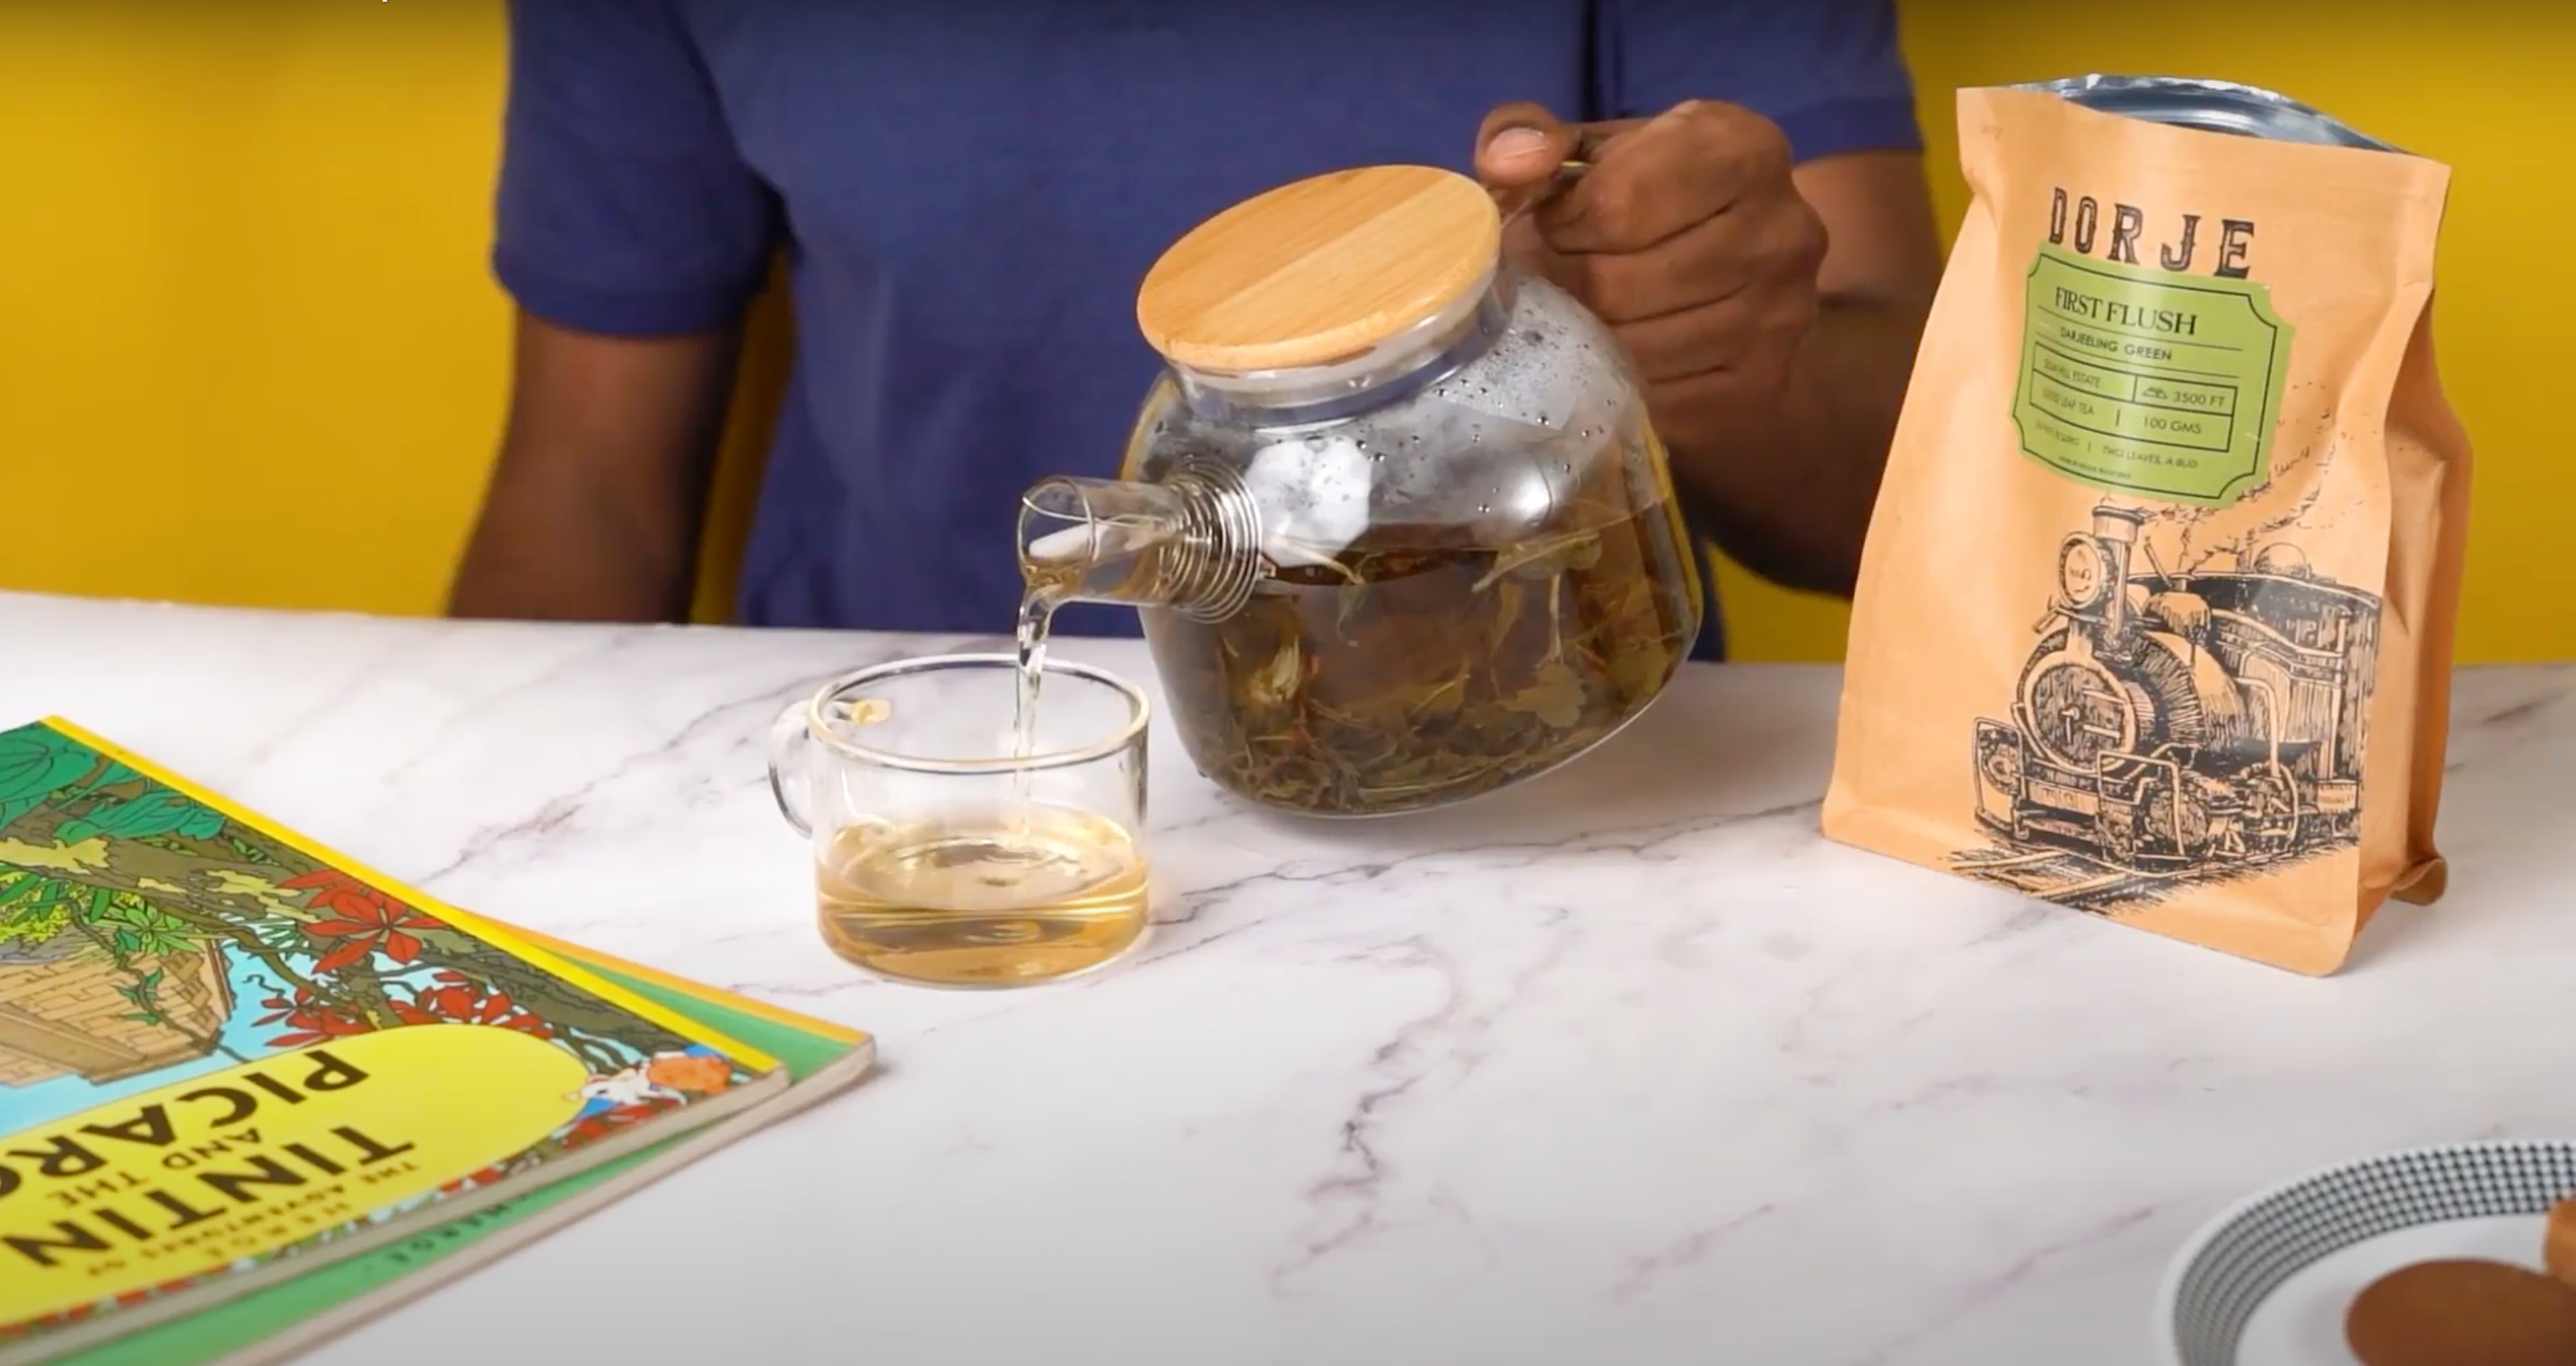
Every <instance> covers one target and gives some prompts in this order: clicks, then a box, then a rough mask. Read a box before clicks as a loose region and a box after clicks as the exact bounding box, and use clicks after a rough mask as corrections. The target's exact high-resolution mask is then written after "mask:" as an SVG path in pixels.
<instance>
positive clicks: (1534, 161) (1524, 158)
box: [1476, 100, 1580, 189]
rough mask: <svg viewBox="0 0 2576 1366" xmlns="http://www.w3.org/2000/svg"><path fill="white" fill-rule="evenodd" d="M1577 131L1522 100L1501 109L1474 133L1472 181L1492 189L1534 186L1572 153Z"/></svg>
mask: <svg viewBox="0 0 2576 1366" xmlns="http://www.w3.org/2000/svg"><path fill="white" fill-rule="evenodd" d="M1579 140H1580V131H1579V129H1578V128H1577V127H1576V126H1575V125H1573V124H1569V123H1564V122H1561V121H1560V120H1558V118H1557V117H1556V116H1555V115H1554V114H1551V113H1549V112H1547V109H1546V108H1545V107H1544V106H1542V105H1537V104H1532V103H1530V102H1528V101H1526V100H1523V101H1518V102H1516V103H1512V104H1506V105H1503V106H1501V107H1499V108H1497V109H1495V110H1494V112H1492V113H1490V114H1487V115H1486V116H1485V122H1484V124H1483V126H1481V127H1479V128H1478V129H1477V130H1476V178H1477V179H1478V180H1481V181H1483V182H1484V183H1485V184H1486V185H1487V186H1490V187H1492V188H1494V189H1517V188H1519V187H1521V186H1524V185H1535V184H1537V183H1538V182H1540V181H1542V180H1545V179H1546V178H1547V177H1549V176H1551V175H1553V174H1555V173H1556V167H1557V163H1559V162H1561V161H1563V160H1565V158H1566V157H1567V156H1568V155H1569V154H1570V153H1572V152H1573V150H1574V148H1575V146H1576V144H1577V142H1578V141H1579Z"/></svg>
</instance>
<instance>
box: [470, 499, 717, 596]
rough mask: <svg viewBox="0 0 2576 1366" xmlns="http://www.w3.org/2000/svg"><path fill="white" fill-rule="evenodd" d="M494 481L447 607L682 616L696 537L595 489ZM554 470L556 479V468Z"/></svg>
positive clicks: (690, 584)
mask: <svg viewBox="0 0 2576 1366" xmlns="http://www.w3.org/2000/svg"><path fill="white" fill-rule="evenodd" d="M516 473H517V472H514V471H509V470H506V469H505V470H504V471H503V473H502V474H501V476H500V477H499V478H496V479H495V480H494V481H493V488H492V493H491V497H490V500H489V501H488V502H487V504H486V505H485V508H484V512H483V516H482V518H481V519H480V520H479V521H478V522H477V523H476V524H475V528H474V533H473V536H472V538H471V539H470V540H469V541H468V542H467V544H466V548H465V555H464V559H463V561H462V563H461V564H460V565H459V566H458V568H457V574H456V582H455V585H454V588H453V590H452V591H451V593H450V594H449V598H448V612H449V614H450V615H452V616H458V617H503V618H522V619H531V620H541V621H630V622H647V621H650V622H676V621H684V620H686V619H687V617H688V613H689V602H690V597H691V593H692V590H693V589H694V587H695V584H696V567H697V566H696V548H697V538H696V536H695V535H694V534H692V533H691V530H690V529H689V528H688V527H686V526H682V525H675V524H672V523H671V522H670V520H669V519H668V518H655V517H651V516H638V515H636V510H635V509H631V508H630V509H621V508H620V507H618V506H617V500H616V499H614V498H613V497H602V496H600V495H599V491H597V490H590V491H587V493H585V491H583V490H579V489H564V490H547V489H542V488H532V487H528V486H527V485H528V484H530V483H532V482H537V481H539V480H541V479H542V478H543V476H541V475H537V474H535V473H534V472H529V473H528V474H525V475H520V476H519V477H513V476H514V474H516ZM557 477H560V475H558V476H557Z"/></svg>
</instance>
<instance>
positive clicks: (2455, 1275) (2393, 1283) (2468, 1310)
mask: <svg viewBox="0 0 2576 1366" xmlns="http://www.w3.org/2000/svg"><path fill="white" fill-rule="evenodd" d="M2344 1340H2345V1341H2346V1342H2348V1343H2350V1344H2351V1346H2352V1351H2353V1355H2355V1356H2357V1357H2360V1358H2361V1360H2362V1363H2363V1366H2576V1288H2570V1287H2568V1286H2565V1285H2561V1284H2559V1283H2558V1282H2557V1281H2555V1280H2552V1279H2550V1278H2549V1277H2547V1276H2544V1275H2541V1274H2540V1273H2539V1272H2537V1271H2532V1270H2529V1269H2526V1268H2524V1267H2519V1266H2514V1265H2512V1264H2510V1263H2507V1262H2495V1261H2486V1260H2483V1259H2479V1258H2469V1257H2461V1258H2448V1259H2444V1260H2441V1261H2431V1262H2417V1263H2415V1264H2414V1265H2412V1266H2402V1267H2399V1268H2398V1269H2397V1270H2395V1271H2391V1272H2389V1273H2388V1274H2387V1275H2385V1276H2382V1277H2380V1278H2379V1279H2378V1280H2375V1281H2373V1282H2371V1283H2370V1284H2369V1286H2367V1287H2366V1288H2364V1289H2363V1290H2362V1292H2361V1293H2360V1294H2359V1295H2356V1296H2354V1297H2353V1301H2352V1307H2351V1309H2349V1310H2347V1311H2346V1312H2345V1314H2344Z"/></svg>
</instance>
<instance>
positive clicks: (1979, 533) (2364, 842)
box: [1823, 76, 2470, 975]
mask: <svg viewBox="0 0 2576 1366" xmlns="http://www.w3.org/2000/svg"><path fill="white" fill-rule="evenodd" d="M1958 107H1959V142H1960V158H1961V161H1962V163H1963V165H1964V167H1965V170H1966V173H1967V180H1968V185H1969V188H1970V190H1971V191H1972V195H1973V198H1972V202H1971V204H1970V206H1969V208H1968V212H1967V216H1966V218H1965V220H1964V222H1963V223H1962V225H1961V228H1960V232H1959V235H1958V240H1957V243H1956V245H1955V246H1954V247H1953V248H1952V250H1951V253H1950V258H1949V263H1948V267H1947V269H1946V271H1945V273H1944V274H1943V276H1942V280H1941V287H1940V292H1939V295H1938V296H1937V298H1936V300H1935V302H1934V304H1933V307H1932V312H1931V318H1930V321H1929V324H1928V326H1927V328H1926V331H1925V334H1924V338H1923V344H1922V347H1921V350H1920V353H1919V356H1918V359H1917V361H1916V364H1915V370H1914V375H1913V381H1912V385H1911V387H1910V388H1909V390H1908V391H1907V395H1906V401H1905V407H1904V411H1903V414H1902V416H1901V418H1900V420H1899V422H1898V424H1897V429H1896V435H1895V442H1894V446H1893V448H1892V449H1891V451H1890V453H1889V458H1888V465H1887V472H1886V478H1885V482H1884V485H1883V487H1882V488H1881V490H1880V493H1879V497H1878V504H1877V510H1876V513H1875V516H1874V520H1873V522H1872V524H1871V527H1870V533H1869V540H1868V544H1867V547H1866V549H1865V550H1864V552H1863V556H1862V561H1861V571H1860V581H1859V585H1858V589H1857V593H1856V598H1855V601H1854V605H1853V615H1852V624H1851V635H1850V642H1849V648H1848V652H1847V664H1846V669H1845V673H1844V678H1843V693H1842V706H1841V713H1840V721H1839V729H1838V734H1837V736H1836V745H1835V754H1834V769H1833V779H1832V783H1831V786H1830V788H1829V790H1828V791H1827V794H1826V797H1825V803H1824V813H1823V825H1824V831H1825V833H1826V835H1827V836H1829V837H1830V838H1832V839H1835V840H1837V841H1840V842H1843V843H1846V844H1850V845H1855V846H1858V847H1861V848H1865V849H1870V850H1875V851H1877V852H1880V853H1884V854H1888V855H1891V856H1894V857H1897V858H1901V859H1905V860H1907V861H1909V862H1912V863H1916V864H1920V865H1924V866H1928V867H1932V868H1938V869H1944V870H1948V871H1951V872H1954V873H1958V874H1961V875H1964V876H1967V877H1972V878H1977V879H1981V880H1983V881H1986V882H1989V883H1992V884H1995V885H1999V886H2003V887H2009V888H2013V889H2015V890H2017V891H2021V892H2024V893H2027V894H2030V895H2034V896H2038V897H2041V898H2044V899H2047V900H2051V901H2054V902H2057V903H2059V904H2062V905H2066V906H2069V907H2074V908H2078V909H2082V910H2086V911H2090V912H2093V913H2096V914H2100V915H2104V916H2107V917H2110V918H2112V919H2115V920H2118V921H2121V922H2124V923H2126V924H2130V925H2134V926H2136V927H2138V928H2141V929H2145V930H2149V931H2152V932H2154V933H2157V934H2162V935H2167V936H2171V937H2173V938H2176V939H2181V940H2187V941H2189V942H2192V943H2195V944H2200V945H2204V946H2207V947H2210V948H2214V949H2218V950H2222V951H2224V952H2228V953H2232V954H2237V955H2241V956H2243V957H2246V958H2251V959H2255V960H2258V961H2261V962H2265V963H2269V964H2272V965H2275V966H2278V967H2282V968H2286V969H2289V970H2292V971H2296V972H2301V973H2307V974H2312V975H2324V974H2328V973H2331V972H2333V971H2335V970H2336V969H2337V968H2339V967H2341V966H2342V965H2343V963H2344V961H2345V958H2346V955H2347V954H2348V953H2349V951H2350V949H2351V945H2352V941H2353V937H2354V935H2355V934H2357V933H2358V932H2359V931H2360V929H2361V927H2362V925H2363V924H2364V923H2366V922H2367V921H2368V920H2369V919H2370V917H2371V915H2372V913H2373V912H2374V911H2375V910H2376V909H2377V908H2378V907H2379V906H2380V905H2381V904H2382V903H2383V902H2384V901H2385V900H2386V899H2387V898H2388V897H2390V896H2392V895H2394V896H2397V897H2399V898H2401V899H2405V900H2409V901H2416V902H2430V901H2432V900H2433V899H2434V898H2436V897H2438V896H2439V895H2440V894H2441V891H2442V887H2443V883H2444V879H2445V869H2444V864H2443V860H2442V857H2441V855H2440V854H2439V852H2438V851H2437V850H2436V849H2435V847H2434V840H2433V820H2434V812H2435V806H2436V804H2437V802H2438V800H2439V798H2440V796H2441V787H2442V762H2443V746H2444V741H2445V738H2446V736H2445V733H2446V730H2447V727H2448V724H2449V710H2450V668H2451V651H2452V634H2453V619H2454V616H2455V614H2456V612H2457V610H2458V599H2459V579H2460V563H2461V555H2462V551H2463V547H2464V540H2465V537H2466V533H2467V530H2468V492H2469V466H2470V455H2469V445H2468V439H2467V436H2466V434H2465V433H2464V432H2463V430H2462V429H2461V426H2460V423H2459V422H2458V420H2457V419H2456V418H2455V416H2454V415H2453V413H2452V411H2451V408H2450V405H2449V404H2448V402H2447V401H2446V400H2445V398H2444V396H2443V392H2442V385H2441V380H2440V378H2439V376H2438V374H2437V372H2436V369H2435V366H2434V360H2433V332H2432V313H2431V301H2432V294H2433V260H2434V246H2435V240H2436V238H2437V236H2438V235H2439V231H2440V227H2441V219H2442V211H2443V204H2444V198H2445V195H2446V193H2447V191H2448V188H2449V180H2450V172H2449V169H2448V168H2447V167H2444V166H2442V165H2440V164H2438V163H2436V162H2432V161H2428V160H2425V159H2423V158H2421V157H2417V156H2413V155H2409V154H2407V153H2404V152H2401V151H2399V150H2397V149H2395V148H2392V147H2389V146H2387V145H2385V144H2382V143H2379V142H2376V141H2374V140H2372V139H2369V138H2366V137H2364V136H2362V135H2360V134H2358V133H2356V132H2354V131H2352V130H2351V129H2349V128H2346V127H2344V126H2343V125H2342V124H2340V123H2337V122H2336V121H2334V120H2332V119H2330V118H2328V117H2326V116H2325V115H2323V114H2320V113H2318V112H2316V111H2315V110H2312V109H2309V108H2307V107H2305V106H2303V105H2299V104H2297V103H2295V102H2292V101H2289V100H2286V99H2284V98H2282V97H2280V96H2278V95H2274V94H2271V93H2270V92H2266V91H2260V90H2255V89H2252V88H2250V87H2245V86H2238V85H2230V84H2225V83H2220V82H2209V81H2191V80H2179V79H2170V78H2157V77H2147V78H2120V77H2099V76H2093V77H2080V78H2076V79H2073V80H2068V81H2060V82H2050V83H2046V84H2043V85H2036V86H2020V87H1997V88H1982V89H1969V90H1964V91H1962V92H1961V93H1960V95H1959V100H1958Z"/></svg>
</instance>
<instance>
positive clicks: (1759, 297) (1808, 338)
mask: <svg viewBox="0 0 2576 1366" xmlns="http://www.w3.org/2000/svg"><path fill="white" fill-rule="evenodd" d="M1476 146H1477V152H1476V169H1477V172H1478V174H1479V176H1480V177H1481V178H1482V179H1483V180H1484V182H1485V183H1486V184H1487V185H1488V186H1490V187H1492V188H1493V189H1495V190H1497V191H1501V192H1506V194H1505V200H1506V203H1509V202H1512V201H1514V200H1517V199H1520V198H1521V197H1523V196H1526V195H1529V194H1532V193H1535V194H1536V195H1537V196H1538V197H1537V199H1536V201H1535V204H1534V207H1532V208H1530V209H1529V210H1528V211H1527V212H1526V213H1524V214H1522V215H1520V216H1519V217H1518V218H1516V219H1515V220H1514V221H1513V222H1512V223H1511V224H1510V225H1509V226H1508V227H1507V229H1506V230H1505V234H1504V251H1505V253H1506V255H1508V256H1509V257H1511V259H1513V260H1514V261H1515V262H1517V263H1519V264H1521V265H1522V266H1524V267H1526V268H1527V269H1529V270H1531V271H1532V272H1534V273H1536V274H1538V275H1540V276H1543V277H1544V278H1546V279H1548V280H1550V281H1553V282H1555V283H1556V284H1558V285H1560V286H1563V287H1564V288H1566V289H1567V290H1569V291H1571V292H1572V293H1573V294H1574V295H1575V296H1576V297H1577V298H1579V299H1581V300H1582V301H1583V303H1584V304H1585V305H1586V306H1588V307H1589V308H1591V309H1592V310H1593V312H1595V313H1597V314H1599V315H1600V317H1601V318H1602V320H1603V321H1604V322H1606V323H1608V324H1609V325H1610V326H1611V328H1612V329H1613V330H1614V331H1615V332H1616V333H1617V335H1618V338H1619V340H1620V343H1621V345H1622V347H1623V349H1625V350H1626V352H1627V353H1628V356H1629V358H1630V359H1631V361H1633V362H1634V364H1635V365H1636V368H1637V370H1638V373H1639V376H1640V378H1641V379H1643V380H1644V382H1645V384H1646V397H1647V405H1648V410H1649V413H1650V416H1651V418H1652V420H1653V421H1654V423H1655V428H1656V431H1657V432H1658V433H1659V434H1660V435H1661V436H1662V437H1663V439H1664V442H1665V445H1666V446H1667V447H1668V448H1669V449H1670V450H1671V452H1672V455H1673V462H1674V474H1675V477H1676V479H1677V480H1678V481H1679V482H1680V483H1681V484H1682V486H1683V487H1684V489H1685V490H1686V491H1687V492H1688V493H1689V494H1690V495H1691V496H1692V501H1693V502H1694V503H1695V504H1696V505H1697V506H1698V507H1699V508H1700V510H1701V511H1702V512H1703V514H1704V515H1705V516H1706V517H1707V519H1708V521H1709V523H1710V524H1711V526H1712V528H1713V529H1714V531H1715V532H1716V534H1717V537H1718V539H1719V541H1720V542H1721V543H1722V544H1723V545H1725V547H1726V549H1727V550H1728V551H1729V553H1730V554H1733V555H1734V556H1736V558H1738V559H1739V560H1741V561H1743V562H1744V563H1745V564H1747V565H1748V567H1751V568H1753V569H1755V570H1756V571H1757V572H1760V573H1763V574H1764V575H1766V576H1767V577H1770V578H1772V579H1775V580H1777V581H1779V582H1783V583H1787V584H1790V585H1792V586H1795V587H1801V588H1815V589H1822V590H1825V591H1829V592H1837V593H1841V592H1848V591H1849V584H1850V582H1851V580H1852V578H1853V577H1854V576H1855V575H1856V573H1857V571H1858V564H1859V555H1860V542H1861V537H1862V534H1863V532H1864V531H1865V529H1866V527H1867V524H1868V519H1869V513H1870V508H1871V504H1872V503H1873V502H1874V501H1875V497H1876V491H1877V485H1878V472H1879V470H1880V469H1881V468H1882V467H1883V465H1884V462H1885V458H1886V453H1887V440H1888V436H1889V434H1890V432H1891V431H1892V429H1893V426H1894V422H1895V415H1896V409H1897V406H1898V404H1899V403H1900V402H1901V400H1902V397H1903V394H1904V387H1905V379H1906V375H1907V373H1908V371H1909V369H1910V367H1911V363H1912V359H1913V351H1914V343H1915V341H1916V340H1917V339H1918V338H1919V336H1920V328H1921V322H1922V314H1923V310H1924V308H1925V306H1927V305H1928V303H1929V300H1930V297H1931V292H1932V289H1933V287H1934V286H1935V285H1936V284H1937V283H1938V278H1939V271H1940V257H1939V248H1938V243H1937V239H1936V238H1935V237H1934V236H1933V234H1932V231H1931V226H1930V211H1929V204H1928V195H1927V194H1926V193H1925V192H1924V190H1923V188H1922V180H1921V168H1920V162H1919V159H1917V158H1914V157H1911V156H1905V157H1895V158H1889V157H1876V158H1872V157H1854V158H1843V159H1837V160H1836V161H1833V162H1828V163H1822V164H1819V165H1815V166H1811V167H1797V166H1794V165H1793V163H1792V160H1791V155H1790V146H1789V142H1788V139H1787V138H1786V137H1785V136H1784V135H1783V134H1782V133H1781V131H1780V129H1779V128H1778V126H1776V125H1774V124H1773V123H1772V122H1771V121H1770V120H1768V119H1765V118H1763V117H1761V116H1760V115H1758V114H1755V113H1752V112H1751V111H1749V110H1746V109H1742V108H1739V107H1736V106H1734V105H1729V104H1721V103H1713V102H1704V101H1694V102H1691V103H1686V104H1681V105H1677V106H1675V107H1674V108H1672V109H1669V110H1667V111H1665V112H1664V113H1662V114H1659V115H1657V116H1655V117H1654V118H1651V119H1630V120H1622V121H1618V122H1610V123H1590V124H1566V123H1561V122H1559V121H1557V120H1556V119H1555V118H1554V117H1552V116H1551V115H1550V114H1549V113H1548V112H1547V111H1546V110H1544V109H1542V108H1540V107H1538V106H1537V105H1532V104H1512V105H1505V106H1503V107H1502V108H1499V109H1497V110H1495V111H1494V112H1493V113H1492V114H1490V115H1488V116H1487V117H1486V119H1485V122H1484V126H1483V127H1482V128H1481V129H1480V130H1478V134H1477V144H1476ZM1568 157H1580V158H1582V159H1584V160H1586V161H1588V162H1589V163H1590V164H1591V168H1590V170H1589V171H1588V172H1587V173H1585V174H1584V175H1583V176H1582V177H1581V178H1580V179H1577V180H1574V181H1573V182H1571V183H1569V184H1565V185H1561V186H1557V187H1554V188H1553V189H1552V190H1551V188H1550V187H1548V186H1547V185H1546V184H1545V183H1544V182H1546V181H1547V180H1548V179H1549V178H1550V177H1551V176H1553V175H1555V174H1556V172H1557V168H1558V166H1559V164H1560V163H1561V162H1562V161H1564V160H1565V159H1566V158H1568ZM1811 191H1815V192H1819V194H1820V197H1822V198H1824V199H1826V200H1828V201H1829V202H1831V203H1832V204H1833V205H1834V206H1836V207H1837V208H1839V209H1841V210H1843V211H1844V212H1845V218H1844V220H1843V221H1834V218H1833V215H1831V214H1829V213H1822V212H1819V208H1818V206H1817V205H1816V203H1815V202H1814V201H1815V198H1816V197H1819V196H1817V195H1811ZM1847 232H1848V234H1849V235H1850V236H1851V237H1852V238H1853V239H1855V240H1856V241H1857V242H1858V243H1860V244H1861V245H1860V246H1859V247H1858V248H1856V249H1843V248H1842V245H1841V243H1840V242H1839V241H1838V239H1839V238H1841V237H1842V236H1844V235H1845V234H1846V233H1847ZM1855 329H1857V330H1855Z"/></svg>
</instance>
